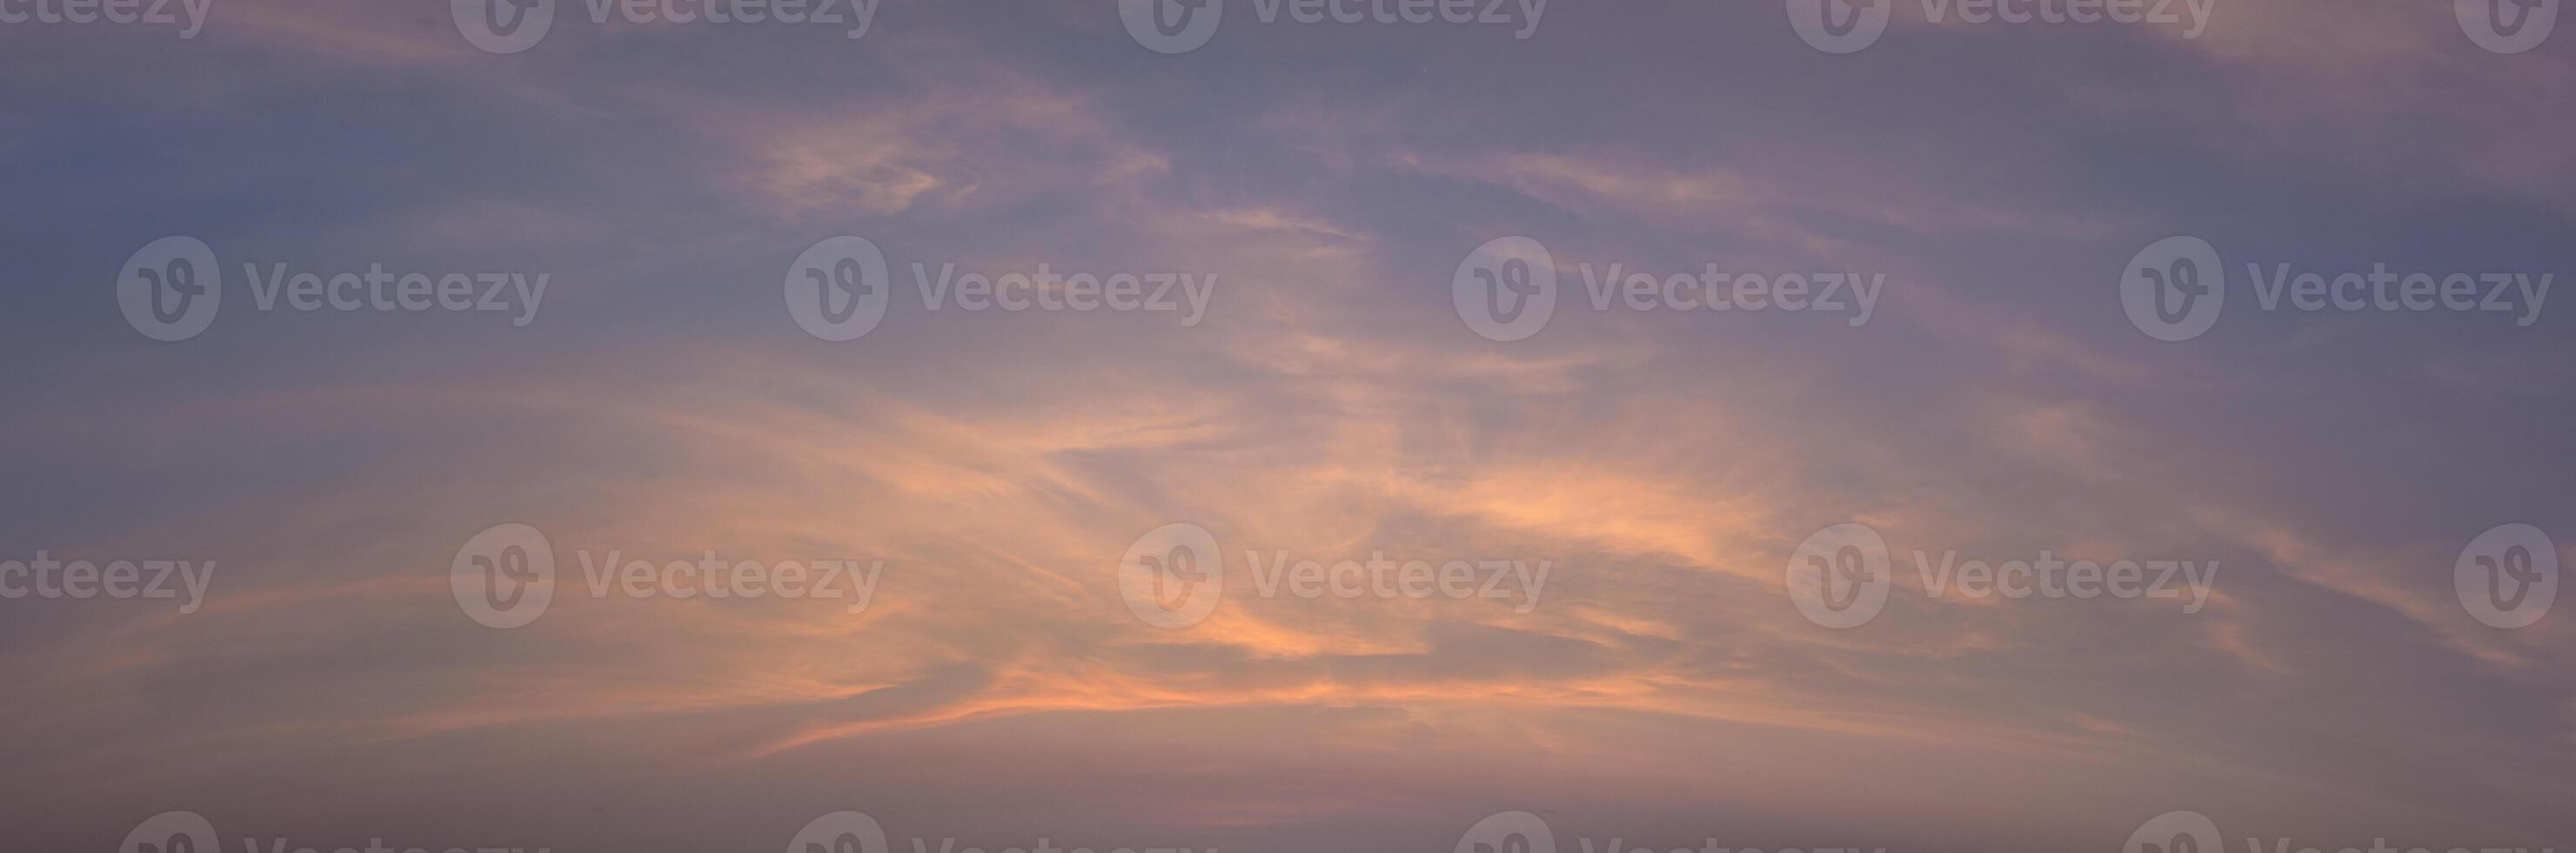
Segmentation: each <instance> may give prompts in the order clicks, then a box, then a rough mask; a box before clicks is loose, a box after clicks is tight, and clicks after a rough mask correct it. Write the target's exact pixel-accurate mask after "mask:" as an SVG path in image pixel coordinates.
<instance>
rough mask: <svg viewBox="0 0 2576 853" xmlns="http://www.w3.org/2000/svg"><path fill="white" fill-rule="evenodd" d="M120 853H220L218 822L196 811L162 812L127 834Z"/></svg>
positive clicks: (146, 819)
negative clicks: (216, 831) (216, 833)
mask: <svg viewBox="0 0 2576 853" xmlns="http://www.w3.org/2000/svg"><path fill="white" fill-rule="evenodd" d="M116 850H117V853H218V851H219V850H221V848H220V847H218V846H217V843H216V841H215V825H214V824H211V823H207V822H206V818H205V817H204V816H202V815H199V814H197V813H196V812H162V813H160V814H157V815H153V816H151V817H149V818H145V819H144V820H143V822H142V823H141V824H138V825H136V826H135V827H134V831H133V832H128V833H126V834H125V843H124V844H121V845H118V846H117V848H116Z"/></svg>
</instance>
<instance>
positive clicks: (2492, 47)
mask: <svg viewBox="0 0 2576 853" xmlns="http://www.w3.org/2000/svg"><path fill="white" fill-rule="evenodd" d="M2558 3H2559V0H2451V14H2452V16H2454V17H2457V18H2459V19H2460V31H2461V32H2465V33H2468V34H2469V40H2470V41H2473V42H2476V43H2477V45H2478V46H2479V47H2482V48H2486V49H2487V51H2488V52H2490V53H2504V54H2513V53H2522V52H2525V51H2528V50H2531V49H2532V48H2535V47H2539V46H2540V43H2541V42H2544V41H2548V40H2549V31H2550V30H2552V29H2556V28H2557V26H2558Z"/></svg>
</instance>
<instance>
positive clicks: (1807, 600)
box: [1788, 521, 1896, 629]
mask: <svg viewBox="0 0 2576 853" xmlns="http://www.w3.org/2000/svg"><path fill="white" fill-rule="evenodd" d="M1895 577H1896V575H1895V572H1894V571H1892V570H1890V569H1889V568H1888V562H1887V540H1885V539H1882V538H1879V535H1878V531H1877V530H1874V529H1872V528H1871V527H1870V526H1869V525H1866V524H1862V523H1860V522H1857V521H1852V522H1844V523H1842V524H1837V525H1834V526H1832V527H1827V528H1825V529H1823V530H1819V531H1816V532H1815V534H1814V535H1811V536H1808V537H1807V541H1804V542H1800V543H1798V550H1796V551H1793V552H1790V554H1789V578H1788V580H1789V603H1791V604H1794V605H1797V608H1798V613H1799V614H1800V615H1803V616H1805V617H1807V621H1809V622H1814V623H1816V624H1818V625H1822V626H1824V627H1827V628H1836V629H1841V628H1857V627H1860V626H1862V625H1866V624H1869V620H1871V619H1876V618H1878V611H1879V610H1880V609H1882V608H1885V607H1886V606H1887V588H1888V585H1889V584H1890V583H1892V582H1893V581H1894V580H1895Z"/></svg>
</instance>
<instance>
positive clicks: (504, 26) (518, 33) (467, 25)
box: [447, 0, 555, 54]
mask: <svg viewBox="0 0 2576 853" xmlns="http://www.w3.org/2000/svg"><path fill="white" fill-rule="evenodd" d="M447 11H448V13H449V14H450V15H451V16H452V17H454V18H455V19H456V31H457V32H458V33H461V34H463V35H464V36H465V41H466V42H467V43H470V44H472V45H474V46H475V47H476V48H479V49H481V50H482V51H483V52H484V53H499V54H510V53H517V52H519V51H522V50H527V49H528V48H532V47H536V46H537V42H540V41H543V40H545V37H546V30H547V28H549V27H553V26H554V25H555V0H448V3H447Z"/></svg>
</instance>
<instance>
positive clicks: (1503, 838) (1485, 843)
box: [1455, 811, 1556, 853]
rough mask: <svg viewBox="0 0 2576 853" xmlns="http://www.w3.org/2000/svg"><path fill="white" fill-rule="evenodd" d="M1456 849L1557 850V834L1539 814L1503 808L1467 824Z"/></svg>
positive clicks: (1489, 852) (1500, 852)
mask: <svg viewBox="0 0 2576 853" xmlns="http://www.w3.org/2000/svg"><path fill="white" fill-rule="evenodd" d="M1455 853H1556V835H1555V834H1554V833H1552V832H1549V831H1548V828H1547V821H1544V820H1540V819H1539V816H1538V815H1534V814H1530V813H1529V812H1520V811H1513V812H1502V813H1500V814H1496V815H1493V816H1491V817H1487V818H1485V819H1484V820H1480V821H1477V822H1476V825H1475V826H1471V827H1467V834H1465V835H1461V836H1459V837H1458V847H1457V849H1456V851H1455Z"/></svg>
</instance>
